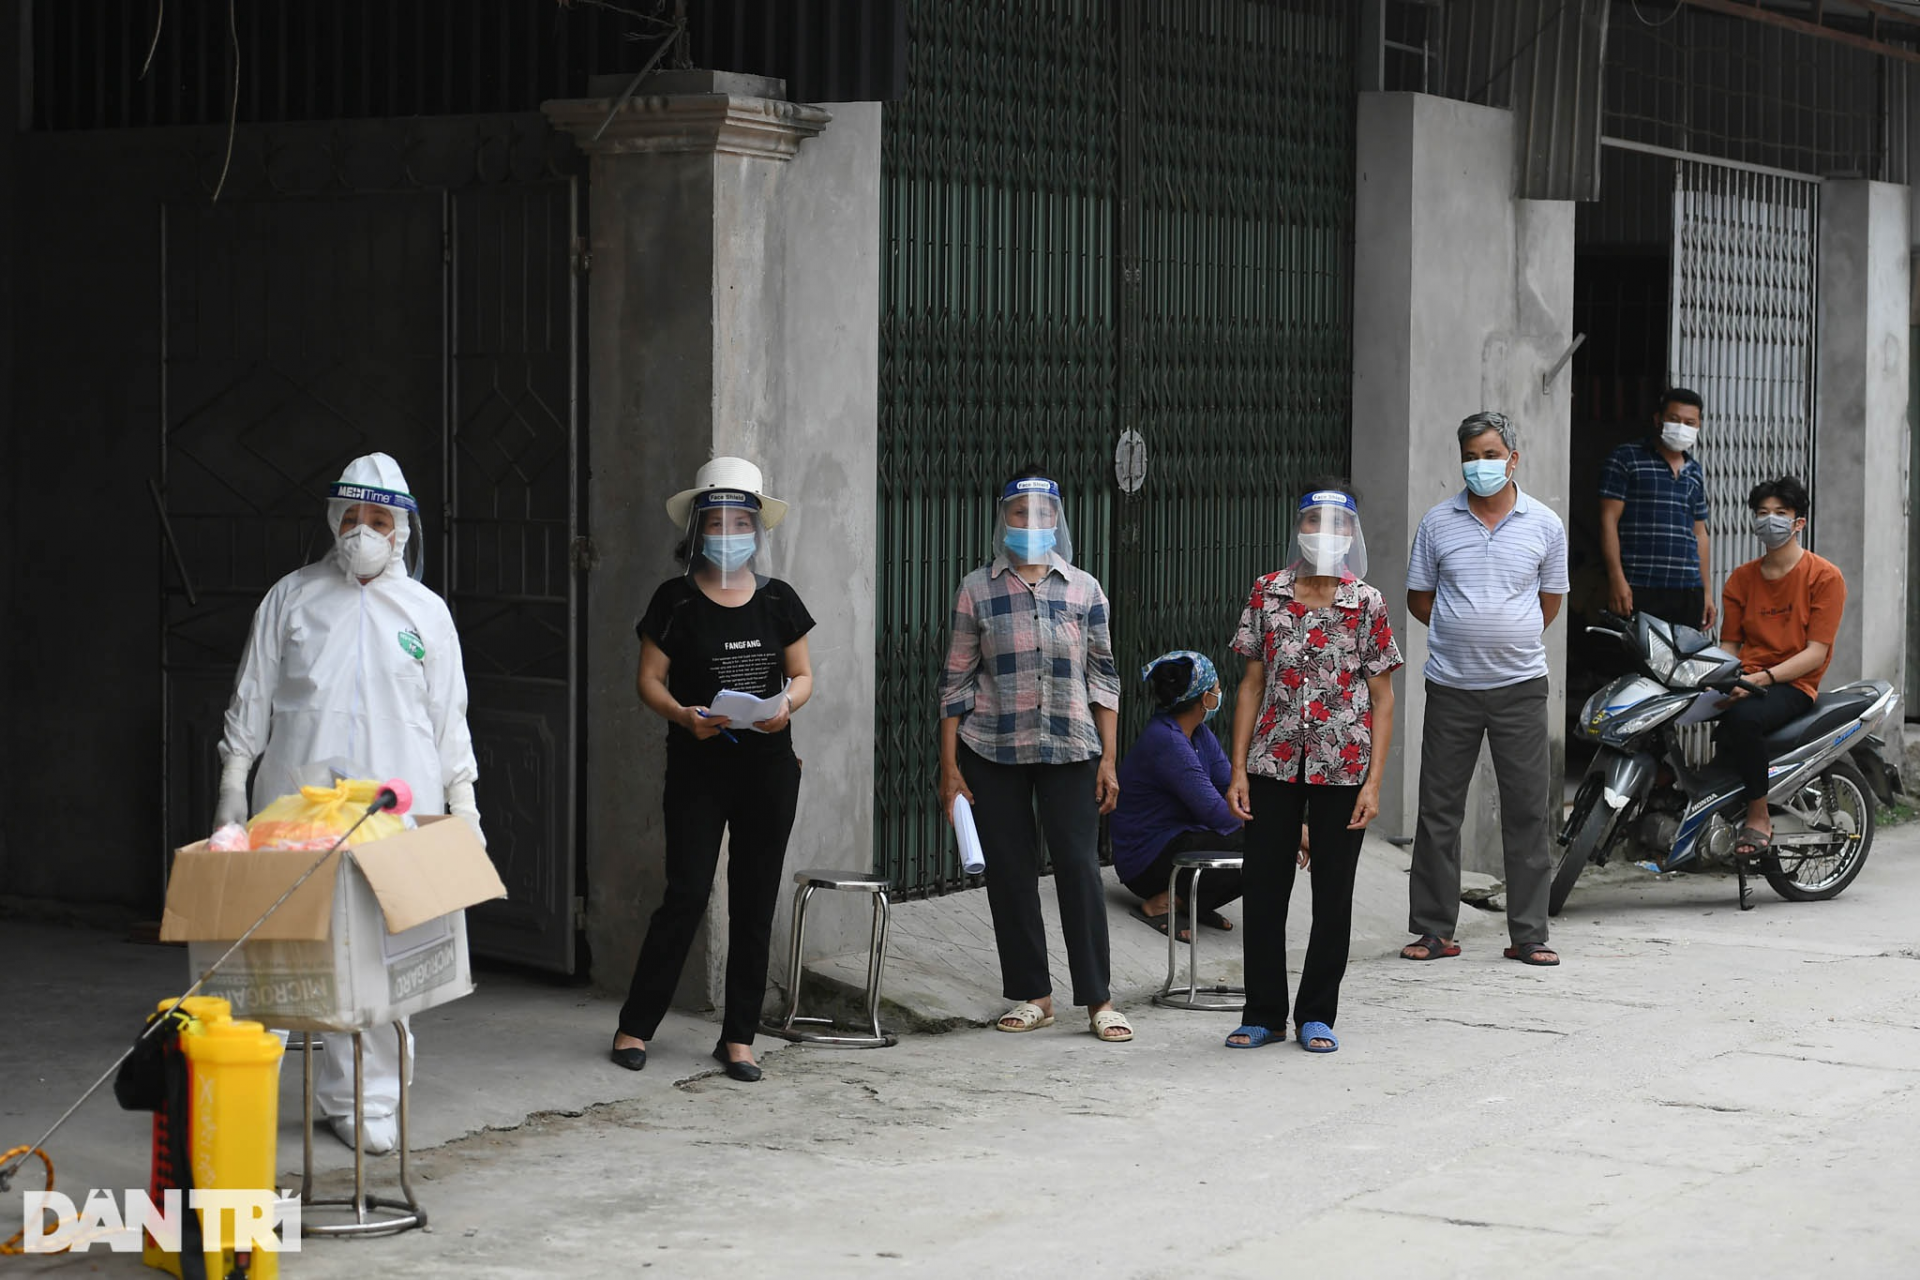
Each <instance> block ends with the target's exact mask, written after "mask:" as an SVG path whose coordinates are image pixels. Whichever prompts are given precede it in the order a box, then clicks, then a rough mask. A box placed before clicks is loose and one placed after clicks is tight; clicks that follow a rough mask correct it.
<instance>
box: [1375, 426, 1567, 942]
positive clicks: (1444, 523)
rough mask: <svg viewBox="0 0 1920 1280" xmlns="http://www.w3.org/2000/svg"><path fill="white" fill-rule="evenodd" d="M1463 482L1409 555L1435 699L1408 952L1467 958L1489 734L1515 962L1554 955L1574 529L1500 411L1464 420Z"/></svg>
mask: <svg viewBox="0 0 1920 1280" xmlns="http://www.w3.org/2000/svg"><path fill="white" fill-rule="evenodd" d="M1458 435H1459V439H1460V470H1461V473H1462V475H1463V476H1464V477H1465V479H1466V482H1467V487H1466V488H1465V489H1463V490H1461V491H1460V492H1459V493H1457V494H1455V495H1454V496H1453V497H1451V498H1449V499H1447V500H1446V501H1445V502H1442V503H1441V504H1440V505H1439V506H1437V507H1435V508H1434V509H1433V510H1431V511H1429V512H1427V514H1426V515H1425V516H1424V517H1422V519H1421V521H1420V528H1419V530H1418V532H1416V533H1415V534H1414V536H1413V553H1412V555H1411V556H1410V557H1409V558H1408V564H1407V612H1409V613H1411V614H1412V615H1413V616H1414V617H1415V618H1416V619H1418V620H1419V621H1420V622H1422V623H1424V624H1426V626H1427V628H1428V631H1427V666H1426V673H1425V674H1426V681H1427V707H1426V717H1425V720H1424V722H1423V724H1422V727H1421V735H1420V816H1419V823H1418V825H1417V826H1416V827H1415V830H1414V837H1413V869H1412V873H1411V876H1410V879H1409V885H1408V898H1409V903H1408V913H1407V914H1408V929H1409V930H1410V931H1411V932H1413V933H1416V934H1419V935H1420V937H1419V940H1418V941H1416V942H1413V943H1410V944H1408V945H1407V946H1406V947H1404V948H1402V949H1401V951H1400V954H1401V956H1403V957H1404V958H1406V959H1408V960H1438V959H1441V958H1443V957H1446V956H1457V955H1459V954H1460V944H1459V943H1457V942H1455V941H1454V940H1453V934H1454V929H1455V926H1457V925H1458V924H1459V920H1460V824H1461V821H1462V819H1464V818H1465V817H1466V811H1467V787H1468V784H1470V783H1471V782H1472V781H1473V767H1474V764H1475V762H1476V761H1477V760H1478V759H1479V757H1480V743H1481V741H1482V740H1483V739H1484V740H1485V741H1486V744H1487V747H1488V750H1489V752H1490V753H1491V754H1492V756H1493V773H1494V778H1495V780H1496V781H1497V782H1498V783H1499V786H1500V843H1501V847H1502V852H1503V854H1504V860H1505V868H1506V882H1507V934H1508V937H1509V939H1510V940H1511V942H1512V944H1513V945H1512V946H1510V947H1508V948H1507V950H1506V955H1507V958H1508V959H1510V960H1519V961H1521V962H1522V963H1524V964H1534V965H1554V964H1559V963H1560V957H1559V955H1558V954H1557V953H1555V952H1554V950H1553V949H1552V948H1550V947H1549V946H1547V890H1548V888H1549V887H1550V885H1551V883H1552V879H1553V857H1552V853H1551V851H1550V850H1549V849H1548V847H1547V839H1548V833H1547V789H1548V786H1549V760H1548V754H1549V753H1548V749H1547V646H1546V640H1545V638H1544V637H1543V635H1542V633H1543V632H1545V631H1546V629H1547V626H1548V624H1549V623H1551V622H1552V621H1553V619H1554V615H1555V614H1557V613H1559V612H1560V602H1561V600H1562V599H1563V598H1564V597H1565V596H1566V593H1567V530H1566V526H1564V525H1562V524H1561V523H1560V517H1559V516H1557V515H1555V514H1554V513H1553V512H1552V511H1551V510H1549V509H1548V508H1547V506H1546V505H1545V504H1544V503H1541V502H1537V501H1535V500H1534V499H1532V498H1529V497H1528V496H1527V495H1526V494H1524V493H1522V492H1521V491H1520V486H1519V485H1518V484H1517V483H1516V482H1515V481H1514V473H1515V472H1516V471H1517V470H1518V469H1519V465H1520V450H1519V435H1518V433H1517V432H1516V431H1515V430H1514V427H1513V424H1512V423H1511V422H1509V421H1508V420H1507V418H1506V416H1505V415H1504V414H1499V413H1476V414H1474V415H1473V416H1472V417H1470V418H1468V419H1467V420H1466V421H1465V422H1462V423H1461V424H1460V430H1459V432H1458Z"/></svg>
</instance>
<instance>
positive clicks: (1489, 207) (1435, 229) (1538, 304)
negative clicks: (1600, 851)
mask: <svg viewBox="0 0 1920 1280" xmlns="http://www.w3.org/2000/svg"><path fill="white" fill-rule="evenodd" d="M1512 128H1513V124H1512V117H1511V115H1510V114H1509V113H1508V112H1506V111H1502V110H1496V109H1493V108H1488V107H1478V106H1473V105H1470V104H1467V103H1462V102H1454V101H1450V100H1447V99H1442V98H1434V97H1428V96H1425V95H1421V94H1401V93H1364V94H1361V95H1360V111H1359V122H1358V133H1359V158H1358V164H1357V166H1356V175H1357V177H1356V181H1357V184H1358V192H1357V205H1356V210H1355V213H1356V233H1355V234H1356V240H1357V242H1358V243H1359V244H1360V245H1361V246H1363V247H1364V251H1363V252H1361V253H1359V254H1357V255H1356V260H1355V267H1354V410H1353V422H1354V427H1353V457H1354V460H1355V463H1354V469H1355V473H1356V474H1355V476H1354V482H1355V484H1356V485H1358V486H1359V488H1360V490H1361V493H1362V496H1363V498H1364V500H1365V507H1364V515H1365V519H1366V523H1367V553H1368V557H1369V560H1370V562H1371V563H1370V568H1369V571H1368V574H1367V576H1368V579H1369V580H1370V581H1371V582H1373V583H1374V585H1376V586H1377V587H1379V588H1380V590H1381V591H1382V592H1383V593H1384V594H1385V595H1386V597H1387V600H1388V603H1389V605H1390V606H1391V608H1392V611H1393V621H1394V630H1395V634H1396V635H1397V636H1398V637H1399V639H1400V646H1401V650H1402V652H1403V654H1404V655H1405V657H1406V659H1407V667H1406V670H1405V672H1404V674H1403V677H1402V680H1401V683H1400V687H1399V691H1398V692H1399V698H1398V707H1399V713H1398V722H1399V723H1398V726H1397V728H1396V732H1395V738H1394V749H1393V753H1392V755H1391V757H1390V758H1389V760H1388V768H1389V769H1390V770H1391V771H1392V772H1391V774H1390V776H1389V777H1388V779H1387V780H1386V782H1385V784H1384V785H1383V787H1382V794H1381V810H1382V811H1381V828H1382V831H1383V833H1384V834H1388V835H1411V834H1412V832H1413V826H1414V820H1415V816H1416V811H1417V807H1418V806H1417V797H1418V787H1419V769H1420V734H1421V730H1422V727H1423V725H1424V719H1425V716H1424V712H1425V702H1426V698H1425V689H1424V679H1423V677H1422V676H1421V674H1420V671H1421V667H1422V665H1423V664H1424V663H1425V661H1426V650H1427V636H1426V629H1425V628H1424V627H1421V626H1418V625H1417V624H1413V623H1412V622H1411V620H1410V619H1409V618H1408V616H1407V613H1406V569H1407V553H1408V550H1409V548H1410V547H1411V545H1412V540H1413V532H1414V529H1415V527H1416V526H1417V525H1418V524H1419V521H1420V517H1421V516H1422V515H1424V514H1425V513H1426V511H1427V510H1428V509H1429V508H1431V507H1432V506H1434V505H1435V504H1436V503H1439V502H1441V501H1444V500H1446V499H1448V498H1450V497H1451V496H1452V495H1453V494H1455V493H1457V492H1458V491H1459V490H1460V488H1461V487H1462V481H1461V478H1460V461H1459V448H1458V444H1457V442H1456V440H1455V438H1454V428H1455V427H1456V426H1457V425H1458V424H1459V421H1460V419H1461V418H1464V417H1466V416H1467V415H1468V414H1471V413H1474V412H1476V411H1478V410H1481V409H1498V410H1500V411H1501V412H1504V413H1506V414H1508V415H1509V416H1510V417H1512V418H1513V419H1514V421H1515V422H1516V423H1517V424H1518V425H1519V428H1520V454H1521V461H1520V469H1519V481H1520V485H1521V487H1522V488H1523V489H1524V490H1525V491H1526V492H1527V493H1529V494H1530V495H1532V496H1534V497H1536V498H1538V499H1540V500H1541V501H1543V502H1545V503H1547V504H1548V505H1549V506H1551V507H1552V508H1553V509H1554V510H1555V511H1556V512H1558V513H1559V514H1560V516H1561V518H1562V519H1563V520H1564V519H1565V518H1566V517H1567V514H1568V506H1567V503H1568V494H1567V459H1568V455H1569V448H1568V418H1569V403H1570V401H1569V390H1568V388H1569V385H1570V381H1571V380H1570V379H1569V377H1568V376H1567V374H1566V372H1565V371H1564V370H1563V371H1562V372H1561V374H1560V376H1559V377H1558V378H1557V379H1556V380H1555V381H1554V383H1553V385H1552V388H1551V391H1550V392H1548V393H1544V394H1543V393H1542V391H1541V375H1542V374H1543V373H1544V372H1545V371H1546V370H1547V369H1548V368H1549V367H1550V366H1551V365H1552V364H1553V362H1554V361H1555V360H1557V359H1558V358H1559V357H1560V354H1561V353H1562V352H1563V351H1564V350H1565V349H1566V347H1567V345H1568V344H1569V343H1570V342H1571V341H1572V333H1571V328H1572V317H1573V205H1572V204H1570V203H1566V202H1560V201H1518V200H1514V199H1513V198H1512V195H1511V193H1512V190H1513V145H1512V141H1513V140H1512ZM1565 628H1566V624H1565V621H1564V618H1563V619H1562V620H1560V621H1556V622H1555V624H1554V626H1553V628H1552V629H1551V630H1550V631H1549V632H1548V637H1547V648H1548V654H1549V665H1550V668H1551V678H1552V681H1553V696H1552V701H1551V704H1550V705H1551V708H1552V710H1551V717H1552V718H1551V721H1550V724H1549V732H1550V736H1551V740H1552V743H1553V752H1554V759H1555V762H1556V765H1555V770H1554V774H1555V786H1556V790H1555V797H1556V798H1557V796H1558V790H1557V788H1558V778H1559V774H1560V767H1559V762H1560V761H1561V759H1562V757H1563V749H1564V741H1565V737H1564V723H1565V720H1564V716H1563V715H1562V713H1561V710H1560V706H1561V702H1562V700H1563V699H1564V696H1565V690H1566V641H1565ZM1549 804H1550V806H1551V808H1552V809H1553V812H1554V813H1555V814H1556V815H1557V813H1558V811H1559V806H1558V804H1557V803H1554V802H1552V801H1549ZM1463 838H1464V841H1465V844H1466V851H1465V856H1466V862H1467V865H1468V866H1469V867H1470V868H1472V869H1475V870H1483V871H1487V872H1490V873H1492V874H1495V875H1498V874H1499V873H1500V850H1499V820H1498V804H1497V800H1496V798H1495V794H1494V789H1493V786H1492V777H1491V772H1490V769H1489V767H1488V765H1487V762H1486V760H1485V757H1484V755H1483V758H1482V761H1481V769H1480V772H1479V774H1478V775H1477V776H1476V778H1475V782H1474V788H1473V794H1472V797H1471V800H1470V803H1469V806H1468V818H1467V826H1466V831H1465V835H1464V837H1463Z"/></svg>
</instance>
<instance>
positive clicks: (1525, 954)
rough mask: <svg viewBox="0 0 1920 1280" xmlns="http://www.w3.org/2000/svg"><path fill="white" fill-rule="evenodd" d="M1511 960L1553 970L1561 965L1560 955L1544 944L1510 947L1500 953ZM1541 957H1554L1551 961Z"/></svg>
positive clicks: (1531, 943)
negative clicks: (1557, 965)
mask: <svg viewBox="0 0 1920 1280" xmlns="http://www.w3.org/2000/svg"><path fill="white" fill-rule="evenodd" d="M1500 954H1501V955H1503V956H1505V957H1506V958H1507V959H1509V960H1518V961H1519V962H1520V963H1521V964H1530V965H1535V966H1537V967H1540V968H1551V967H1552V966H1554V965H1556V964H1559V963H1560V953H1559V952H1558V951H1555V950H1554V949H1553V948H1552V947H1550V946H1548V945H1547V944H1546V943H1544V942H1523V943H1521V944H1520V945H1519V946H1517V947H1508V948H1507V949H1506V950H1505V951H1502V952H1501V953H1500ZM1541 956H1552V957H1553V959H1551V960H1542V959H1541V958H1540V957H1541Z"/></svg>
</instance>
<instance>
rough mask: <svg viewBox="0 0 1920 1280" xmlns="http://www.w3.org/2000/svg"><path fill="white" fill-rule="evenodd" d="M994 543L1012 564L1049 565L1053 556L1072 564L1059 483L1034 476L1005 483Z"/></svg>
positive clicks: (995, 527)
mask: <svg viewBox="0 0 1920 1280" xmlns="http://www.w3.org/2000/svg"><path fill="white" fill-rule="evenodd" d="M993 546H994V550H996V551H999V552H1003V553H1004V554H1005V555H1006V557H1007V563H1008V564H1012V565H1023V564H1050V563H1052V559H1051V557H1053V556H1059V557H1060V558H1061V559H1062V560H1065V561H1066V562H1067V563H1068V564H1072V563H1073V539H1072V538H1071V537H1070V536H1068V534H1067V509H1066V507H1065V506H1064V505H1062V504H1061V502H1060V486H1059V485H1057V484H1055V483H1054V482H1053V481H1051V480H1042V479H1039V478H1038V477H1035V476H1029V477H1028V478H1027V479H1025V480H1015V481H1013V482H1012V483H1010V484H1008V485H1007V487H1006V490H1005V491H1004V492H1003V493H1002V494H1001V495H1000V519H999V521H998V522H997V523H996V524H995V526H994V530H993Z"/></svg>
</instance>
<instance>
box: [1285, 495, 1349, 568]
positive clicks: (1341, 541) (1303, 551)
mask: <svg viewBox="0 0 1920 1280" xmlns="http://www.w3.org/2000/svg"><path fill="white" fill-rule="evenodd" d="M1287 564H1288V566H1289V567H1290V568H1292V569H1293V571H1294V572H1295V573H1296V574H1298V575H1299V576H1300V577H1303V578H1306V577H1318V578H1342V579H1345V578H1364V577H1366V576H1367V543H1366V539H1365V538H1363V537H1361V535H1360V508H1359V507H1357V506H1356V505H1354V501H1353V499H1352V498H1351V497H1350V496H1348V495H1347V494H1344V493H1341V492H1340V491H1339V490H1338V489H1321V490H1319V491H1317V492H1314V493H1310V494H1308V495H1307V496H1306V497H1304V498H1302V499H1300V514H1299V518H1298V519H1296V520H1295V521H1294V524H1293V541H1292V542H1291V544H1290V545H1289V546H1288V548H1287Z"/></svg>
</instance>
